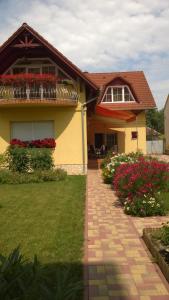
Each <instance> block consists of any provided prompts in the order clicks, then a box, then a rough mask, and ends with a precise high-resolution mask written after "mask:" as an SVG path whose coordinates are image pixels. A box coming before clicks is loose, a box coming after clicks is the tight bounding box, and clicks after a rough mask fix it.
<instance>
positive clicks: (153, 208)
mask: <svg viewBox="0 0 169 300" xmlns="http://www.w3.org/2000/svg"><path fill="white" fill-rule="evenodd" d="M124 211H125V213H126V214H128V215H132V216H139V217H148V216H157V215H160V216H163V215H165V214H166V210H165V205H164V201H163V200H162V199H161V197H160V194H155V195H154V196H153V197H152V196H151V195H143V196H141V197H134V198H133V199H132V200H131V199H127V200H126V201H125V202H124Z"/></svg>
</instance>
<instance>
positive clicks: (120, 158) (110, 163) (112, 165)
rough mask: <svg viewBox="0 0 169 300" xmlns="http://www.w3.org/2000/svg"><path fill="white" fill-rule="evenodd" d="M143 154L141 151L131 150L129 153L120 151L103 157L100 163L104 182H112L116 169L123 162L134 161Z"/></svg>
mask: <svg viewBox="0 0 169 300" xmlns="http://www.w3.org/2000/svg"><path fill="white" fill-rule="evenodd" d="M141 156H143V154H142V153H141V152H131V153H129V154H125V153H120V154H116V155H114V156H112V157H109V158H108V159H107V157H106V158H105V161H103V163H102V176H103V180H104V182H105V183H112V182H113V178H114V175H115V172H116V169H117V168H118V167H119V166H120V165H121V164H124V163H135V162H136V161H137V160H138V159H139V158H140V157H141Z"/></svg>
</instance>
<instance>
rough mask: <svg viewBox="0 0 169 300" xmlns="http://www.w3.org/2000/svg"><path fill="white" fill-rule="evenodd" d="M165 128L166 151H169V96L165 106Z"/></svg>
mask: <svg viewBox="0 0 169 300" xmlns="http://www.w3.org/2000/svg"><path fill="white" fill-rule="evenodd" d="M164 128H165V139H166V149H167V150H169V95H168V97H167V100H166V103H165V106H164Z"/></svg>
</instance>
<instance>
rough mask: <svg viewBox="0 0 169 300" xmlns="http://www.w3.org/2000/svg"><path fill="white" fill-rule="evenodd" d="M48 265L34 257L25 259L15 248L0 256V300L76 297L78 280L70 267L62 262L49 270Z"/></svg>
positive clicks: (79, 287) (60, 299) (45, 299)
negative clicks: (31, 259)
mask: <svg viewBox="0 0 169 300" xmlns="http://www.w3.org/2000/svg"><path fill="white" fill-rule="evenodd" d="M50 268H51V267H50V266H45V265H44V266H43V265H41V264H40V263H39V262H38V260H37V257H36V256H35V257H34V260H33V262H31V261H28V260H26V259H25V258H24V257H23V256H22V255H21V254H20V250H19V247H18V248H16V249H14V250H13V251H12V252H11V253H10V254H9V256H7V257H5V256H2V255H0V299H2V300H38V299H39V300H54V299H57V300H63V299H65V300H66V299H67V300H76V299H79V297H78V295H79V292H81V291H82V282H80V281H77V280H76V277H75V276H72V270H71V268H70V267H68V266H66V265H65V266H64V265H62V264H60V265H59V264H55V266H54V269H53V270H50ZM65 287H66V288H65Z"/></svg>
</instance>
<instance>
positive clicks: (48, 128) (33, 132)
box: [11, 121, 54, 141]
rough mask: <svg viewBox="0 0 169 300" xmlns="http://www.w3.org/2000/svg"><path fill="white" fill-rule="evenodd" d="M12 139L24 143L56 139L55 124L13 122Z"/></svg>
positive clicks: (49, 122)
mask: <svg viewBox="0 0 169 300" xmlns="http://www.w3.org/2000/svg"><path fill="white" fill-rule="evenodd" d="M11 138H12V139H20V140H22V141H31V140H37V139H44V138H54V122H53V121H43V122H12V123H11Z"/></svg>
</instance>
